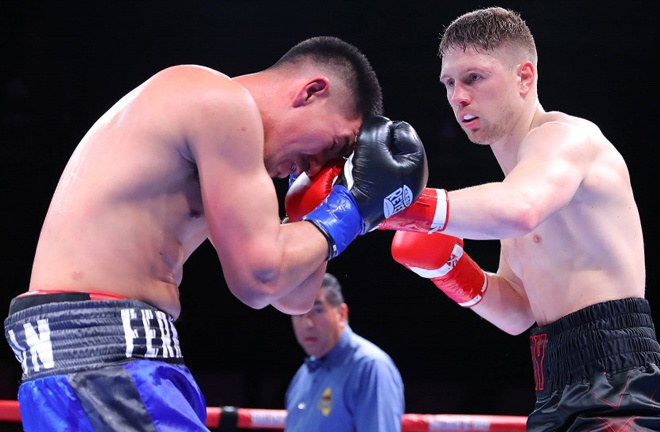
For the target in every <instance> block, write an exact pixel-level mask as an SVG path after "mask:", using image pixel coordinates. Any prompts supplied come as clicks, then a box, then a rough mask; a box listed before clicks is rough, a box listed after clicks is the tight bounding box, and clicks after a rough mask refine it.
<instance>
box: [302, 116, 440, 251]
mask: <svg viewBox="0 0 660 432" xmlns="http://www.w3.org/2000/svg"><path fill="white" fill-rule="evenodd" d="M427 179H428V164H427V161H426V152H425V151H424V145H423V144H422V141H421V140H420V139H419V136H418V135H417V133H416V132H415V130H414V129H413V128H412V126H410V124H408V123H406V122H402V121H396V122H393V121H391V120H390V119H388V118H386V117H382V116H374V117H370V118H369V119H367V120H365V121H364V123H363V124H362V127H361V128H360V131H359V132H358V136H357V138H356V142H355V150H354V151H353V153H352V154H351V156H350V157H349V158H348V160H347V161H346V163H345V164H344V167H343V169H342V171H341V173H340V174H339V176H338V177H337V180H336V181H335V183H334V186H333V187H332V189H331V191H330V194H329V195H328V196H327V198H325V200H323V202H321V204H319V206H318V207H316V208H315V209H314V210H312V211H311V212H310V213H308V214H307V215H306V216H304V217H303V220H306V221H309V222H311V223H313V224H314V225H315V226H316V227H317V228H318V229H319V230H320V231H321V232H322V233H323V235H324V236H325V238H326V239H327V241H328V258H327V259H328V260H329V259H332V258H334V257H336V256H337V255H339V254H340V253H341V252H343V251H344V250H345V249H346V248H347V247H348V245H349V244H350V243H351V242H352V241H353V240H354V239H355V238H356V237H357V236H358V235H361V234H365V233H367V232H369V231H371V230H373V229H375V228H377V227H378V225H379V224H380V223H381V222H383V221H384V220H385V219H386V218H388V217H390V216H392V215H393V214H395V213H397V212H400V211H401V210H403V209H405V208H406V207H408V206H410V205H411V204H412V203H413V202H414V201H415V200H416V199H417V198H418V197H419V195H420V194H421V193H422V190H423V189H424V188H425V187H426V181H427Z"/></svg>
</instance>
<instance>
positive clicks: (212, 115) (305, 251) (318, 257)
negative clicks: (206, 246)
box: [183, 76, 328, 314]
mask: <svg viewBox="0 0 660 432" xmlns="http://www.w3.org/2000/svg"><path fill="white" fill-rule="evenodd" d="M196 81H197V82H198V83H199V86H198V88H199V91H203V92H204V96H203V98H201V97H200V98H197V99H198V100H202V101H203V102H198V103H200V104H201V106H197V107H194V108H195V109H191V110H190V111H191V112H195V116H194V118H191V119H190V121H189V122H190V123H189V125H188V126H187V128H186V135H187V136H186V142H188V147H189V150H190V154H191V159H192V160H191V162H192V163H194V164H195V165H196V167H197V171H198V175H199V182H200V186H201V192H202V196H201V199H202V202H203V214H201V215H200V216H202V217H204V218H205V220H206V224H207V225H208V236H209V237H210V239H211V241H212V243H213V245H214V247H215V249H216V252H217V254H218V258H219V259H220V262H221V264H222V269H223V274H224V277H225V280H226V282H227V286H228V287H229V289H230V290H231V292H232V293H233V294H234V295H235V296H236V297H237V298H238V299H239V300H241V301H242V302H244V303H245V304H247V305H248V306H250V307H253V308H263V307H265V306H267V305H269V304H273V303H274V302H277V301H278V300H280V299H282V298H283V297H286V296H287V295H289V294H291V293H293V292H294V291H295V290H296V289H297V288H298V287H299V286H300V285H301V284H304V283H305V281H307V280H308V279H309V278H310V276H311V275H312V274H315V273H316V272H318V271H319V268H320V267H321V266H323V263H324V260H325V258H326V257H327V249H328V246H327V241H326V239H325V237H324V236H323V235H322V234H321V233H320V232H319V230H318V229H316V228H315V227H314V226H313V225H312V224H310V223H306V222H298V223H290V224H286V225H281V224H280V217H279V204H278V200H277V194H276V190H275V187H274V184H273V180H272V179H271V178H270V176H269V174H268V173H267V172H266V170H265V168H264V163H263V126H262V123H261V119H260V116H259V111H258V109H257V107H256V105H255V104H254V102H253V101H252V99H251V97H250V96H249V94H248V93H247V92H246V91H245V89H243V87H241V86H238V85H236V84H235V83H233V82H231V81H228V82H223V81H222V79H218V78H211V77H208V76H202V77H196ZM209 89H215V90H214V91H213V92H211V91H210V90H209ZM200 112H201V113H203V115H200ZM191 117H192V116H191ZM218 119H221V120H220V121H218ZM200 223H202V222H201V221H200ZM183 241H184V242H185V241H186V240H185V239H184V240H183ZM311 291H312V290H310V289H308V288H302V289H301V291H300V292H299V294H300V295H299V297H298V299H297V301H296V304H295V305H294V307H292V308H290V309H289V308H288V306H287V304H284V303H283V304H279V305H278V306H279V307H280V308H281V310H283V311H285V312H287V313H290V314H299V313H305V312H307V311H308V310H309V309H310V308H311V306H312V305H313V302H314V297H315V294H316V292H315V291H314V292H313V293H312V292H311ZM285 303H286V302H285ZM290 304H291V302H289V305H290Z"/></svg>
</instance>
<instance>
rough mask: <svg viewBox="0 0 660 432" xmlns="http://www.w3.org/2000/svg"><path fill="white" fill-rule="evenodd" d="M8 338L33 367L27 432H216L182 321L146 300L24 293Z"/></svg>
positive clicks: (12, 313) (24, 401)
mask: <svg viewBox="0 0 660 432" xmlns="http://www.w3.org/2000/svg"><path fill="white" fill-rule="evenodd" d="M105 298H111V296H110V297H105ZM5 337H6V338H7V341H8V342H9V345H10V346H11V347H12V349H13V350H14V354H15V355H16V358H17V359H18V361H19V362H20V363H21V366H22V368H23V376H22V382H21V385H20V387H19V390H18V401H19V404H20V411H21V418H22V423H23V428H24V430H25V431H26V432H32V431H38V432H43V431H48V430H51V431H76V432H87V431H90V432H91V431H94V432H101V431H104V432H105V431H108V432H109V431H113V432H114V431H122V432H131V431H141V432H170V431H171V432H174V431H176V432H180V431H208V429H207V428H206V426H205V422H206V402H205V400H204V397H203V395H202V394H201V391H200V389H199V387H198V386H197V383H196V382H195V381H194V379H193V377H192V375H191V373H190V371H189V370H188V368H187V367H186V366H185V365H184V362H183V356H182V354H181V348H180V346H179V339H178V335H177V331H176V328H175V327H174V323H173V319H172V318H171V317H170V316H169V315H167V314H165V313H164V312H162V311H160V310H158V309H155V308H154V307H152V306H150V305H148V304H146V303H144V302H141V301H138V300H129V299H104V296H103V295H102V294H101V295H98V294H90V293H71V292H60V293H45V294H38V295H22V296H19V297H16V298H15V299H13V300H12V302H11V306H10V309H9V316H8V317H7V319H6V320H5Z"/></svg>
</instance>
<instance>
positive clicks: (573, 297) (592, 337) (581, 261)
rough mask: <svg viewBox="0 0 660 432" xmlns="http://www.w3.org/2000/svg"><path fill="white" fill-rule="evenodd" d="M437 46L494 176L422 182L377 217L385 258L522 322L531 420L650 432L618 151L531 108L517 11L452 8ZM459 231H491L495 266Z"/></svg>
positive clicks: (642, 330)
mask: <svg viewBox="0 0 660 432" xmlns="http://www.w3.org/2000/svg"><path fill="white" fill-rule="evenodd" d="M439 54H440V57H441V59H442V68H441V74H440V81H441V83H442V84H443V85H444V87H445V90H446V94H447V99H448V101H449V104H450V106H451V108H452V109H453V111H454V115H455V117H456V120H457V121H458V123H459V125H460V126H461V127H462V128H463V130H464V131H465V133H466V134H467V136H468V138H469V139H470V140H471V141H472V142H474V143H476V144H480V145H488V146H490V149H491V150H492V152H493V154H494V156H495V158H496V159H497V162H498V163H499V166H500V167H501V168H502V171H503V174H504V179H503V180H502V181H493V182H489V183H485V184H481V185H476V186H471V187H466V188H463V189H460V190H450V191H445V190H442V189H436V190H432V189H427V190H425V191H424V193H423V194H422V198H423V200H424V201H423V202H422V203H421V204H420V205H418V203H415V204H413V205H412V206H410V207H409V208H407V209H406V210H405V211H404V212H400V213H398V214H396V215H395V216H393V217H392V218H390V219H388V220H386V221H385V222H383V223H382V224H381V225H380V228H388V229H396V230H399V232H397V233H396V234H395V238H394V242H393V248H394V250H393V253H394V255H395V258H396V259H397V260H398V261H400V262H402V263H403V264H404V265H406V267H408V268H411V269H413V268H414V269H415V270H416V271H417V272H418V273H421V274H422V275H424V276H425V277H428V278H430V279H432V282H433V283H434V284H435V285H436V286H438V287H439V288H440V289H441V290H443V291H444V292H445V293H446V294H447V295H449V297H451V298H453V299H454V300H455V301H457V302H458V303H460V304H461V305H463V306H465V307H468V308H469V309H470V310H471V311H473V312H474V313H476V314H478V315H480V316H481V317H483V318H485V319H487V320H488V321H490V322H491V323H493V324H494V325H496V326H497V327H498V328H500V329H502V330H504V331H505V332H507V333H511V334H520V333H522V332H525V331H526V330H528V329H530V328H531V331H530V349H531V355H532V364H533V368H534V376H535V378H536V396H537V398H536V407H535V410H534V412H532V413H531V415H530V416H529V420H528V429H529V430H530V431H534V432H538V431H560V430H561V431H578V430H580V431H581V430H588V431H613V430H620V431H622V430H635V431H638V430H654V431H658V430H660V369H659V366H660V345H659V344H658V341H657V336H656V332H655V328H654V325H653V320H652V316H651V307H650V304H649V302H648V301H647V300H646V299H645V298H644V296H645V289H646V272H645V255H644V239H643V232H642V225H641V221H640V216H639V211H638V208H637V204H636V202H635V198H634V194H633V191H632V187H631V183H630V174H629V172H628V168H627V166H626V163H625V161H624V159H623V158H622V156H621V154H620V153H619V152H618V151H617V149H616V147H615V146H614V145H613V144H612V143H611V142H610V141H609V140H608V139H607V138H606V137H605V136H604V135H603V133H602V132H601V131H600V130H599V128H598V127H597V126H596V125H595V124H593V123H592V122H590V121H588V120H585V119H582V118H578V117H575V116H571V115H569V114H566V113H563V112H558V111H552V112H546V111H545V110H544V109H543V107H542V106H541V104H540V102H539V98H538V89H537V84H538V74H537V59H538V55H537V51H536V45H535V42H534V38H533V36H532V34H531V32H530V30H529V28H528V26H527V25H526V23H525V22H524V21H523V19H522V18H521V17H520V15H519V14H518V13H516V12H513V11H510V10H506V9H503V8H497V7H493V8H485V9H480V10H476V11H473V12H469V13H466V14H464V15H462V16H460V17H458V18H457V19H456V20H454V21H453V22H452V23H451V24H450V25H449V26H448V27H447V28H446V30H445V31H444V33H443V35H442V40H441V42H440V48H439ZM456 169H457V170H461V171H464V172H467V171H468V170H469V169H470V165H469V164H468V163H466V164H462V165H461V166H460V167H457V168H456ZM442 175H449V174H448V173H447V172H443V173H442ZM408 231H420V232H421V234H416V233H409V232H408ZM445 234H446V235H449V236H451V237H445ZM460 239H471V240H494V239H497V240H499V241H500V244H501V248H500V259H499V266H498V269H497V271H496V272H488V271H487V272H483V271H482V270H481V269H479V268H478V266H477V265H476V263H474V262H473V261H472V260H470V259H469V257H468V256H467V255H466V254H465V251H462V246H461V245H460V242H461V240H460ZM457 248H458V249H457ZM484 278H485V281H484ZM482 282H485V283H482Z"/></svg>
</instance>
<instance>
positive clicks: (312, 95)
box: [293, 75, 330, 108]
mask: <svg viewBox="0 0 660 432" xmlns="http://www.w3.org/2000/svg"><path fill="white" fill-rule="evenodd" d="M329 90H330V80H329V79H328V78H326V77H324V76H322V75H321V76H317V77H314V78H312V79H311V80H309V81H307V82H306V83H305V85H304V86H303V88H301V89H300V90H299V91H298V93H297V94H296V97H295V98H294V102H293V106H294V107H296V108H297V107H301V106H303V105H308V104H310V103H313V102H314V101H315V100H316V99H317V98H320V97H323V98H325V97H326V96H327V95H328V92H329Z"/></svg>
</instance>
